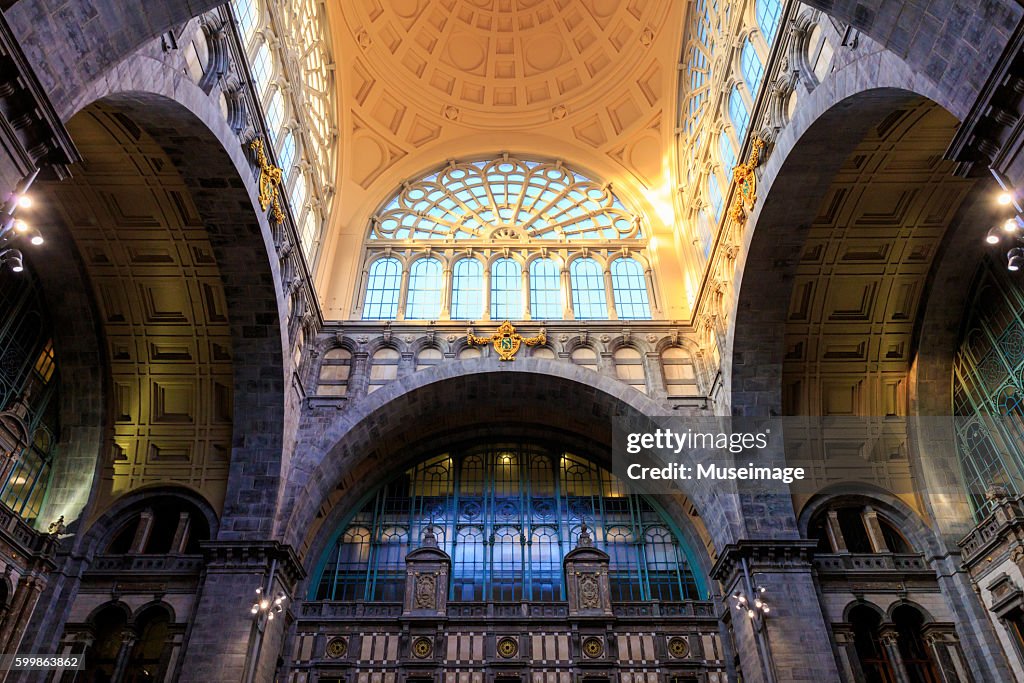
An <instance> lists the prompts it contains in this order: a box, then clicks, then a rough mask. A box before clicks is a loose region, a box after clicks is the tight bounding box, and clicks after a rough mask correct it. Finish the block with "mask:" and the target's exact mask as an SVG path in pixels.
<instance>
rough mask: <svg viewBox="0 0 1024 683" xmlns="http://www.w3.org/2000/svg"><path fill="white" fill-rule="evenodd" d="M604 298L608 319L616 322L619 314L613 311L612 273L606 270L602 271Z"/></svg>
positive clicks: (613, 290) (613, 287)
mask: <svg viewBox="0 0 1024 683" xmlns="http://www.w3.org/2000/svg"><path fill="white" fill-rule="evenodd" d="M604 297H605V303H606V304H608V319H609V320H618V319H619V313H618V311H616V310H615V286H614V285H613V284H612V272H611V271H610V270H608V269H607V268H605V270H604Z"/></svg>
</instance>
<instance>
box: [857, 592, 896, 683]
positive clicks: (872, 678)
mask: <svg viewBox="0 0 1024 683" xmlns="http://www.w3.org/2000/svg"><path fill="white" fill-rule="evenodd" d="M849 620H850V625H851V626H852V627H853V637H854V646H855V648H856V652H857V659H858V663H859V665H860V671H861V674H862V675H863V680H864V681H865V683H895V681H896V680H897V679H896V675H895V673H894V672H893V668H892V664H891V663H890V661H889V657H888V655H887V654H886V651H885V646H884V645H883V644H882V640H881V636H880V634H879V625H880V624H881V622H882V615H880V614H879V613H878V612H877V611H876V610H874V609H872V608H871V607H867V606H865V605H858V606H856V607H854V608H853V609H851V610H850V615H849Z"/></svg>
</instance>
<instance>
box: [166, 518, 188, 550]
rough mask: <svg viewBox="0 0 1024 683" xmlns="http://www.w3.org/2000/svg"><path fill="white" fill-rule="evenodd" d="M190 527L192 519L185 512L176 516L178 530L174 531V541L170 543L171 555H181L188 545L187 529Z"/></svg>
mask: <svg viewBox="0 0 1024 683" xmlns="http://www.w3.org/2000/svg"><path fill="white" fill-rule="evenodd" d="M191 525H192V518H191V517H189V514H188V513H187V512H182V513H180V514H179V515H178V528H177V529H175V530H174V540H173V541H171V552H172V553H179V554H180V553H183V552H185V547H186V546H187V545H188V534H189V529H190V527H191Z"/></svg>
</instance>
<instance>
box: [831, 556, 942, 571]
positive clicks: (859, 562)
mask: <svg viewBox="0 0 1024 683" xmlns="http://www.w3.org/2000/svg"><path fill="white" fill-rule="evenodd" d="M812 562H813V564H814V568H815V569H817V570H818V571H819V572H832V573H834V572H863V571H898V572H916V571H929V567H928V564H927V562H925V559H924V555H921V554H917V553H915V554H898V553H878V554H874V553H837V554H834V555H815V557H814V559H813V560H812Z"/></svg>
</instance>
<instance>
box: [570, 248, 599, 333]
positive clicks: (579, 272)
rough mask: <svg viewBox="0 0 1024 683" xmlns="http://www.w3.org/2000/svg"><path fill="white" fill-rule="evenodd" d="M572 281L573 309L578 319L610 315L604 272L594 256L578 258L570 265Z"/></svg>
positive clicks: (597, 318)
mask: <svg viewBox="0 0 1024 683" xmlns="http://www.w3.org/2000/svg"><path fill="white" fill-rule="evenodd" d="M569 277H570V279H571V281H572V310H573V315H575V316H576V319H577V320H604V319H605V318H607V317H608V299H607V296H606V294H605V290H604V273H602V272H601V266H600V264H598V262H597V261H595V260H594V259H592V258H578V259H576V260H574V261H573V262H572V263H571V264H570V265H569Z"/></svg>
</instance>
